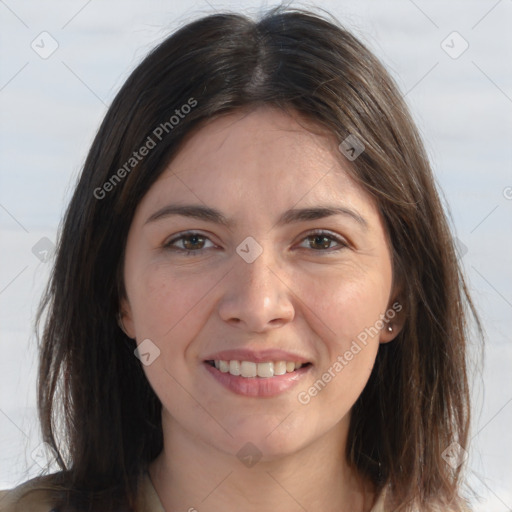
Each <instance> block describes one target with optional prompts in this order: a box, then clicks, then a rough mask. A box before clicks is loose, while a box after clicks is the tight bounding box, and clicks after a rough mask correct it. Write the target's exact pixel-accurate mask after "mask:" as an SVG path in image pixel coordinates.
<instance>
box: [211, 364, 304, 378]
mask: <svg viewBox="0 0 512 512" xmlns="http://www.w3.org/2000/svg"><path fill="white" fill-rule="evenodd" d="M214 364H215V368H217V370H219V371H220V372H222V373H230V374H231V375H235V376H241V377H261V378H269V377H273V376H274V375H284V374H285V373H291V372H293V371H295V370H298V369H299V368H301V367H302V366H303V365H302V363H300V362H293V361H268V362H264V363H254V362H253V361H223V360H215V361H214Z"/></svg>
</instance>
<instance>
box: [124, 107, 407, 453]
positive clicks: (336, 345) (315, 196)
mask: <svg viewBox="0 0 512 512" xmlns="http://www.w3.org/2000/svg"><path fill="white" fill-rule="evenodd" d="M339 142H340V141H336V140H334V139H331V138H328V137H325V136H320V135H314V134H312V133H310V132H309V131H307V130H306V129H304V128H303V126H301V124H298V123H297V121H296V120H295V119H294V118H292V117H290V116H288V115H286V114H284V113H283V112H281V111H278V110H274V109H271V108H260V109H257V110H255V111H253V112H251V113H241V112H237V113H235V114H230V115H229V116H226V117H223V118H220V119H216V120H214V121H210V122H209V123H207V124H206V125H204V126H203V127H202V128H201V129H200V130H199V131H198V132H197V133H196V134H194V135H193V136H191V137H190V138H189V139H188V140H187V142H186V144H185V145H184V146H183V148H182V149H181V151H180V152H179V154H178V155H177V156H176V158H175V159H174V160H173V162H172V163H171V165H170V166H169V167H168V168H167V169H166V171H165V172H164V173H163V174H162V175H161V176H160V177H159V179H158V180H157V181H156V182H155V183H154V185H153V186H152V187H151V189H150V190H149V191H148V193H147V194H146V196H145V197H144V198H143V200H142V201H141V203H140V204H139V206H138V208H137V211H136V214H135V217H134V219H133V223H132V225H131V228H130V231H129V235H128V241H127V248H126V259H125V268H124V278H125V285H126V291H127V300H125V301H123V304H122V310H123V312H124V318H123V322H124V326H125V329H126V330H127V333H128V334H129V335H130V336H131V337H134V338H136V340H137V343H138V344H141V343H142V345H141V346H140V347H139V349H140V353H141V354H142V356H141V358H142V361H143V363H144V371H145V373H146V375H147V378H148V379H149V382H150V383H151V386H152V387H153V389H154V391H155V392H156V394H157V395H158V397H159V398H160V400H161V402H162V405H163V421H164V428H166V429H168V430H170V431H173V432H182V433H187V435H189V436H190V438H191V439H192V438H194V439H195V440H196V441H197V440H200V441H203V442H204V443H205V444H206V445H209V446H210V447H214V448H216V449H218V450H220V451H222V452H224V453H228V454H236V453H237V452H238V451H239V450H240V449H241V448H242V447H243V446H244V445H245V444H246V443H247V442H251V443H252V444H254V445H255V446H256V447H257V449H258V450H259V451H260V452H261V454H262V456H263V457H266V458H268V459H270V458H272V457H276V456H280V455H284V454H289V453H292V452H294V451H297V450H299V449H301V448H303V447H305V446H307V445H309V444H311V443H314V442H315V441H318V440H320V439H321V438H324V437H325V436H326V435H328V434H329V433H331V434H332V433H333V432H335V434H336V435H338V434H339V435H343V433H346V429H347V426H348V421H349V418H350V409H351V407H352V405H353V404H354V402H355V401H356V399H357V398H358V396H359V395H360V394H361V392H362V390H363V388H364V386H365V384H366V382H367V380H368V378H369V376H370V372H371V370H372V366H373V364H374V361H375V357H376V354H377V350H378V347H379V343H382V342H387V341H390V340H391V339H392V338H393V337H394V336H395V335H396V332H397V331H398V329H399V327H398V326H397V324H396V322H395V321H393V322H395V323H394V327H395V329H394V330H393V332H391V333H390V332H389V331H388V330H387V328H386V324H385V322H384V321H383V317H384V315H385V314H386V312H387V311H391V313H392V314H391V315H390V316H391V317H393V316H395V315H394V313H395V308H392V304H393V301H394V295H393V292H392V263H391V258H390V251H389V248H388V244H387V239H386V234H385V230H384V227H383V223H382V220H381V218H380V216H379V213H378V211H377V208H376V205H375V203H374V201H373V200H372V199H371V197H370V196H369V195H368V194H367V193H366V192H365V191H364V190H363V189H362V188H361V187H360V186H358V185H357V184H356V183H355V182H354V181H353V180H352V179H351V178H350V177H349V174H348V173H347V172H346V170H345V168H344V167H345V165H346V164H347V161H346V160H344V157H343V156H342V154H341V153H340V152H339V150H338V143H339ZM178 209H181V210H178ZM187 251H188V252H187ZM397 318H398V317H397ZM395 320H396V318H395ZM296 362H298V363H302V364H303V366H302V367H300V368H299V367H298V366H297V365H294V363H296ZM228 370H229V371H228ZM240 373H241V374H242V375H240ZM272 374H274V376H271V375H272ZM255 375H256V376H255Z"/></svg>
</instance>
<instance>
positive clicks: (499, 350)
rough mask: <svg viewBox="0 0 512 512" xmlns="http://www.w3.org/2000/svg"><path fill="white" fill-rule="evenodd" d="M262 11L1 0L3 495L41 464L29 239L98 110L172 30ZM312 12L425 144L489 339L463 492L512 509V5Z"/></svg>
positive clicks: (37, 277)
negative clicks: (357, 46)
mask: <svg viewBox="0 0 512 512" xmlns="http://www.w3.org/2000/svg"><path fill="white" fill-rule="evenodd" d="M270 5H275V4H271V3H266V2H257V1H244V2H237V3H235V2H220V1H219V2H217V1H214V0H211V2H209V3H208V2H206V0H204V1H199V0H198V1H196V2H193V1H187V0H179V1H177V2H171V1H167V2H164V1H157V0H151V1H144V2H142V1H140V2H135V1H120V0H118V1H102V2H100V1H98V0H92V1H78V0H71V1H70V0H68V1H56V0H54V1H41V2H34V1H33V2H29V1H15V0H0V20H1V21H0V48H1V68H0V109H1V117H0V119H1V120H0V130H1V142H0V156H1V158H0V229H1V232H2V234H1V244H2V245H1V247H2V250H1V251H0V308H1V309H0V335H1V342H0V343H1V345H0V348H1V354H2V357H1V358H0V488H6V487H10V486H13V485H15V484H17V483H19V482H20V481H22V480H24V479H26V478H28V477H29V476H34V475H35V474H37V472H38V471H39V470H40V464H43V462H42V461H44V460H45V456H44V453H42V452H40V451H39V450H38V449H37V447H38V445H39V444H40V437H39V432H38V426H37V422H36V415H35V378H36V367H37V364H36V347H35V341H34V337H33V335H32V324H33V319H34V312H35V308H36V305H37V302H38V300H39V298H40V295H41V291H42V287H43V286H44V284H45V282H46V280H47V278H48V271H49V266H50V263H48V262H44V261H41V259H44V252H43V251H44V248H45V245H44V244H45V243H47V242H40V240H41V239H42V238H43V237H47V238H48V239H49V240H51V241H52V242H54V241H55V239H56V235H57V227H58V223H59V220H60V218H61V215H62V213H63V209H64V206H65V204H66V203H67V201H68V200H69V197H70V192H71V190H72V186H73V183H74V180H75V178H76V176H77V174H78V172H79V170H80V167H81V165H82V163H83V160H84V157H85V154H86V151H87V150H88V147H89V145H90V143H91V142H92V138H93V136H94V134H95V131H96V130H97V128H98V126H99V123H100V121H101V119H102V117H103V115H104V114H105V112H106V108H107V105H109V103H110V102H111V100H112V99H113V97H114V95H115V93H116V91H117V90H118V89H119V87H120V86H121V85H122V83H123V81H124V80H125V79H126V77H127V76H128V74H129V72H130V71H131V70H132V69H133V68H134V66H135V65H136V64H137V63H138V62H139V61H140V60H141V59H142V58H143V56H144V55H145V54H146V53H147V51H149V50H150V49H151V48H152V47H153V46H154V45H155V44H156V43H157V42H159V41H161V40H162V39H163V38H164V37H165V36H166V35H168V33H169V32H170V31H172V30H173V29H174V28H176V27H177V26H178V25H180V24H182V23H184V22H186V21H189V20H191V19H194V18H197V17H198V16H200V15H203V14H208V13H211V12H214V11H215V10H223V9H235V10H239V9H243V11H244V12H246V13H249V14H257V13H258V12H260V11H261V10H263V9H265V8H266V7H268V6H270ZM293 5H296V6H305V7H307V6H308V4H299V3H295V4H293ZM309 5H316V6H319V7H322V8H324V9H326V10H328V11H330V12H332V13H333V14H334V15H335V16H336V17H337V18H338V19H339V20H340V21H342V23H344V24H345V25H346V26H347V27H348V28H350V29H352V30H353V31H354V32H355V34H356V35H358V36H359V37H360V38H361V39H362V40H363V41H365V42H366V43H367V44H368V45H369V46H370V48H372V49H373V50H374V51H375V52H376V54H377V55H378V56H379V57H380V58H381V59H382V60H383V62H384V64H385V65H386V66H387V67H388V69H389V70H390V71H391V73H392V74H393V76H394V77H395V78H396V79H397V81H398V83H399V85H400V87H401V89H402V91H403V92H404V94H405V95H406V99H407V102H408V104H409V106H410V107H411V109H412V111H413V115H414V117H415V120H416V122H417V123H418V125H419V127H420V130H421V132H422V134H423V136H424V139H425V142H426V145H427V148H428V151H429V154H430V156H431V159H432V163H433V167H434V170H435V173H436V176H437V179H438V181H439V184H440V186H441V187H442V189H443V191H444V194H445V198H446V202H447V204H448V205H449V209H450V211H451V215H452V217H453V225H454V230H455V232H456V234H457V236H458V238H459V240H460V242H461V244H460V250H461V258H462V262H463V264H464V267H465V269H466V273H467V276H468V279H469V283H470V287H471V290H472V293H473V296H474V298H475V301H476V303H477V306H478V308H479V310H480V312H481V316H482V319H483V321H484V325H485V328H486V330H487V335H488V342H487V348H486V358H485V364H484V365H483V370H482V372H481V373H478V372H473V382H474V386H473V387H474V391H473V396H474V403H475V415H474V423H473V444H472V447H471V449H470V454H469V468H470V469H469V471H468V479H469V482H470V484H471V486H472V487H473V488H474V489H475V490H476V491H477V492H478V494H479V498H478V499H476V498H475V501H474V503H475V509H477V510H482V511H484V510H485V511H486V512H494V511H495V512H505V511H510V510H512V490H511V485H510V482H512V462H511V460H512V436H511V435H510V431H511V426H512V403H511V402H512V379H511V372H510V368H511V367H512V345H511V343H510V341H511V335H510V333H511V331H512V323H511V317H512V265H511V259H512V258H511V255H512V250H511V249H512V243H511V234H512V230H511V227H512V144H511V141H512V115H511V114H512V71H511V64H510V62H512V59H511V53H512V51H511V49H512V35H511V34H512V31H511V26H512V0H499V1H496V0H490V1H487V0H480V1H451V2H446V1H445V2H442V1H430V2H427V1H421V0H416V1H412V0H394V1H379V2H377V1H369V0H366V1H359V2H348V1H337V2H334V1H316V2H312V3H311V4H309ZM44 31H46V32H48V33H49V34H50V35H51V38H53V39H54V40H55V41H56V42H57V44H58V48H57V49H56V51H55V52H54V53H53V54H52V55H50V56H49V57H48V58H46V59H43V58H41V56H40V55H39V54H38V53H36V51H34V50H33V49H32V47H31V44H32V42H33V41H34V43H33V44H34V46H35V47H36V48H38V51H39V52H40V53H42V52H44V51H48V50H49V49H50V48H51V44H52V40H51V39H50V37H49V36H47V35H43V36H40V34H41V32H44ZM453 31H457V32H458V33H459V34H460V35H461V36H462V38H464V40H465V41H467V44H469V48H468V49H467V50H466V51H465V52H464V53H462V54H461V55H460V56H459V57H458V58H452V57H453V56H455V54H457V53H459V52H460V50H462V49H463V48H464V45H465V43H464V40H462V39H457V37H458V36H456V35H455V36H454V35H450V34H452V32H453ZM448 36H450V37H449V38H448V39H446V38H447V37H448ZM443 41H445V43H444V44H443V43H442V42H443ZM36 45H38V46H36ZM43 45H44V48H43ZM450 47H451V48H450ZM445 50H447V51H448V52H451V54H452V56H450V55H449V54H448V53H447V52H446V51H445ZM38 243H39V244H42V245H38V246H36V250H35V251H34V252H35V253H36V254H34V252H33V247H34V246H35V245H36V244H38ZM37 248H39V249H37ZM474 359H475V360H477V359H479V357H478V354H476V353H475V356H474ZM43 465H44V464H43Z"/></svg>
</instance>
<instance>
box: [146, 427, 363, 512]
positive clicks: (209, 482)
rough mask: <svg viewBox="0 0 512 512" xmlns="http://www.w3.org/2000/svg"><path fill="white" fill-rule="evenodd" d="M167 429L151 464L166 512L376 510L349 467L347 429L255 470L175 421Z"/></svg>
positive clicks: (264, 462)
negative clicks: (187, 430) (190, 434)
mask: <svg viewBox="0 0 512 512" xmlns="http://www.w3.org/2000/svg"><path fill="white" fill-rule="evenodd" d="M163 426H164V449H163V451H162V453H161V454H160V455H159V456H158V457H157V458H156V459H155V460H154V461H153V462H152V463H151V464H150V467H149V473H150V476H151V480H152V482H153V485H154V486H155V489H156V491H157V493H158V495H159V497H160V500H161V502H162V505H163V506H164V509H165V510H168V511H175V510H176V511H177V510H180V511H181V510H183V511H190V512H194V510H196V511H199V512H214V511H219V510H222V511H223V512H234V511H239V510H244V511H245V512H262V511H267V510H275V509H277V508H278V509H279V510H280V512H298V511H304V510H325V511H329V512H331V511H336V512H349V511H350V512H356V511H357V512H367V511H368V510H370V508H371V505H372V499H373V497H372V492H371V487H370V486H369V484H368V483H365V482H363V481H362V479H360V478H358V476H357V475H356V473H355V471H354V470H353V469H351V468H350V467H349V466H348V464H347V463H346V459H345V444H346V434H347V428H346V426H344V425H339V426H337V427H336V428H334V429H332V430H331V431H329V432H327V433H326V434H325V435H324V436H323V437H321V438H319V439H318V440H316V441H315V442H314V443H312V444H310V445H308V446H306V447H303V448H301V449H300V450H297V451H296V452H294V453H293V454H289V455H284V456H279V457H263V458H262V459H261V460H260V461H259V462H257V463H256V464H255V465H253V466H250V467H247V466H246V465H244V464H243V463H242V462H241V461H240V460H239V459H238V458H237V457H236V456H233V455H231V454H227V453H225V452H222V451H220V450H218V449H217V448H215V447H212V446H211V445H209V444H207V443H206V442H204V441H202V440H199V439H197V438H191V437H190V436H189V434H188V433H187V432H186V431H184V430H182V429H181V428H180V427H179V425H177V424H176V423H172V422H171V421H164V422H163ZM166 427H167V428H166ZM171 427H172V428H171Z"/></svg>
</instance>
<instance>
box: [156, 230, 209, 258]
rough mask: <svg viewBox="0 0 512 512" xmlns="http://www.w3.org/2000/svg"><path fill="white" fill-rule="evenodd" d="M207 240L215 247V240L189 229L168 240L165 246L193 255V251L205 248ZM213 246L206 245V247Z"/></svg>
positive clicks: (196, 251) (197, 251)
mask: <svg viewBox="0 0 512 512" xmlns="http://www.w3.org/2000/svg"><path fill="white" fill-rule="evenodd" d="M206 242H210V244H212V245H211V247H214V244H213V242H212V241H211V240H210V239H209V238H208V237H206V236H204V235H202V234H201V233H197V232H195V231H189V232H187V233H182V234H181V235H180V236H177V237H175V238H173V239H172V240H169V241H168V242H165V244H164V248H165V249H169V250H172V251H177V252H181V253H184V254H186V255H191V254H192V253H199V252H201V249H204V248H205V243H206ZM180 246H181V247H180ZM211 247H206V249H209V248H211Z"/></svg>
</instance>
